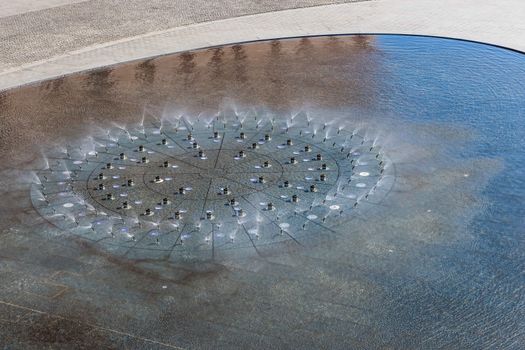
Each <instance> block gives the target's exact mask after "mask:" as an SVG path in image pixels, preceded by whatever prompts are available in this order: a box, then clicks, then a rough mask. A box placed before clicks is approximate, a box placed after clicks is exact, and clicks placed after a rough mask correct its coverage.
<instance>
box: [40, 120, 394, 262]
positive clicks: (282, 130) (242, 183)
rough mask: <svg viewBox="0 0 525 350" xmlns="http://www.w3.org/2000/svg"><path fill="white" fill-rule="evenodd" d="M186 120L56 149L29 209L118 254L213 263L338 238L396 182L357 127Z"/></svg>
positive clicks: (117, 131)
mask: <svg viewBox="0 0 525 350" xmlns="http://www.w3.org/2000/svg"><path fill="white" fill-rule="evenodd" d="M189 120H190V122H188V121H187V120H186V117H181V118H178V119H174V120H171V121H169V120H165V121H164V123H163V124H162V125H160V124H158V125H157V124H155V122H153V121H151V122H145V124H144V123H143V124H142V125H140V126H139V127H137V126H135V127H131V128H130V129H127V128H117V129H112V130H108V132H107V134H106V138H105V139H104V138H103V137H94V138H93V139H92V143H91V144H87V146H86V144H83V147H84V148H82V146H78V145H77V146H75V145H68V147H65V148H62V149H60V150H58V152H57V153H55V154H51V155H50V156H49V157H48V158H47V159H46V162H47V163H48V166H47V168H46V169H44V170H41V171H39V172H37V174H36V176H37V177H38V183H36V184H34V185H33V186H32V191H31V192H32V201H33V206H34V207H35V209H36V210H37V211H38V212H39V213H40V215H42V217H43V218H44V219H45V220H46V221H48V222H50V223H52V224H53V225H55V226H57V227H58V228H60V229H62V230H64V231H67V232H71V234H75V235H78V236H80V237H82V238H85V239H87V240H89V241H92V242H95V243H96V244H98V245H100V246H102V247H104V246H109V249H110V250H111V251H114V252H117V253H118V254H122V255H124V256H131V257H134V258H138V259H140V258H159V259H172V260H177V259H178V258H179V257H180V255H183V256H184V257H185V258H188V257H189V256H191V255H192V254H193V253H194V254H196V257H200V258H203V257H204V258H206V259H209V258H212V257H213V258H214V257H215V256H216V250H229V249H236V248H245V249H246V248H250V250H251V248H254V249H253V250H252V253H253V254H255V253H256V252H257V248H258V247H259V246H264V245H268V244H272V243H278V242H282V241H284V240H293V241H294V242H295V243H296V244H300V245H301V244H307V243H308V237H309V236H322V235H324V234H328V235H330V234H335V231H334V230H333V229H331V227H334V226H335V227H337V226H338V225H340V224H341V222H347V221H349V220H351V219H352V218H353V217H355V215H354V214H355V213H354V212H355V211H357V207H358V205H359V207H360V208H361V207H362V206H363V203H366V204H368V205H371V204H373V205H377V204H378V203H380V202H381V200H382V198H383V196H385V195H386V194H387V193H388V191H389V190H390V188H391V186H392V184H393V182H394V176H395V175H394V174H393V171H392V170H391V169H392V165H391V164H390V161H389V160H388V158H387V156H386V155H385V154H384V152H382V149H381V147H380V145H378V144H377V142H376V140H373V139H372V140H369V139H366V138H365V137H364V136H362V135H364V134H365V133H366V132H365V131H364V130H361V131H360V130H357V129H351V128H345V127H344V125H343V126H341V125H327V124H322V123H319V122H318V121H316V120H315V119H314V120H311V118H310V117H307V116H306V114H304V113H299V114H298V115H296V116H294V117H293V118H289V119H287V120H286V119H285V120H279V121H277V120H276V119H275V118H268V117H267V116H258V115H243V116H242V117H231V118H230V120H228V117H224V116H220V117H219V116H217V117H215V118H212V119H211V120H198V119H195V120H192V119H189ZM385 169H387V171H386V172H385ZM362 202H363V203H362ZM365 206H366V205H365ZM360 208H359V209H360ZM206 251H209V253H208V254H207V255H205V254H204V252H206ZM181 253H183V254H181Z"/></svg>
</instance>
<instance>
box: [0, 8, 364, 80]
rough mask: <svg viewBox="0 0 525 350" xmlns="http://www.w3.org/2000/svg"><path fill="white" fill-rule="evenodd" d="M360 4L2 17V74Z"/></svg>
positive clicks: (57, 11)
mask: <svg viewBox="0 0 525 350" xmlns="http://www.w3.org/2000/svg"><path fill="white" fill-rule="evenodd" d="M354 1H355V0H281V1H273V0H263V1H253V0H252V1H249V0H242V1H238V0H217V1H208V0H194V1H187V0H147V1H146V0H91V1H83V2H78V3H70V4H66V5H63V6H57V7H52V8H48V9H42V10H40V11H31V12H27V13H19V14H16V15H13V16H9V17H4V18H0V71H1V70H2V69H6V68H8V67H14V66H17V65H20V64H24V63H29V62H34V61H38V60H43V59H46V58H49V57H52V56H56V55H60V54H63V53H65V52H68V51H72V50H76V49H80V48H83V47H86V46H90V45H93V44H100V43H105V42H109V41H115V40H119V39H123V38H127V37H132V36H135V35H140V34H144V33H148V32H153V31H160V30H164V29H168V28H172V27H179V26H184V25H188V24H193V23H199V22H206V21H214V20H220V19H225V18H231V17H238V16H243V15H249V14H255V13H262V12H270V11H277V10H284V9H290V8H299V7H308V6H316V5H326V4H334V3H346V2H354ZM62 2H65V1H62ZM71 2H73V1H71ZM54 3H57V2H56V1H51V5H52V4H54ZM36 5H38V4H36ZM36 5H33V6H36ZM4 6H6V5H4ZM6 7H7V6H6ZM25 8H26V9H30V8H31V7H30V6H26V7H25ZM37 8H38V7H37ZM6 12H7V10H6ZM13 12H14V11H13ZM0 17H1V15H0Z"/></svg>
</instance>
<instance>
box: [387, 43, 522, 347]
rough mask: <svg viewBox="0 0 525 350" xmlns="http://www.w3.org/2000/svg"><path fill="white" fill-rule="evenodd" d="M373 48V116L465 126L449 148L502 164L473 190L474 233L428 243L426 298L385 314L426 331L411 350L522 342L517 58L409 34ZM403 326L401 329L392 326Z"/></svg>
mask: <svg viewBox="0 0 525 350" xmlns="http://www.w3.org/2000/svg"><path fill="white" fill-rule="evenodd" d="M377 47H378V49H379V51H380V56H381V59H382V60H383V62H384V67H387V68H385V70H384V71H383V72H382V74H384V77H385V78H386V79H383V80H382V89H383V90H382V91H383V92H382V98H381V101H380V102H379V103H378V107H377V109H378V111H377V113H378V114H382V115H395V118H397V120H399V121H401V120H403V119H405V120H406V121H407V122H410V123H421V122H423V123H444V124H447V125H454V126H455V127H458V128H465V129H467V130H472V131H473V135H474V136H473V139H469V140H466V142H465V144H464V145H463V146H462V147H460V148H458V152H459V153H458V156H459V158H460V159H461V158H464V159H472V158H483V159H487V158H489V159H494V160H498V161H500V162H501V164H502V165H503V167H502V169H498V170H497V171H496V172H495V175H494V176H490V178H489V181H488V183H487V185H486V186H480V192H481V193H480V195H481V197H482V198H483V200H484V204H485V206H484V208H483V210H480V211H479V212H478V213H477V214H476V215H475V216H474V218H473V219H472V220H471V221H470V222H469V224H468V231H469V234H470V235H471V236H472V237H473V239H472V240H469V241H468V242H463V243H457V244H456V245H454V247H453V248H450V247H448V246H447V245H446V244H443V245H441V246H437V247H436V246H433V247H429V248H428V252H427V254H428V255H429V256H432V255H434V256H439V260H440V264H441V267H442V273H443V274H444V275H445V277H442V278H438V279H436V280H435V281H434V282H433V283H431V290H429V291H428V292H427V293H423V295H426V297H425V296H423V295H419V296H418V299H417V301H414V300H412V301H410V300H408V301H407V302H406V303H405V304H404V306H403V307H402V308H401V310H402V311H401V310H400V309H399V308H396V309H395V310H394V311H392V312H393V313H394V312H399V313H400V314H401V313H403V314H405V315H414V319H412V320H409V321H408V322H407V323H408V324H410V325H411V326H412V327H414V328H412V329H420V331H419V332H421V333H428V339H427V341H426V342H423V343H418V345H419V346H425V347H448V346H451V344H455V346H457V345H458V339H463V341H464V343H463V346H465V347H476V346H479V347H490V346H496V347H498V348H500V347H509V348H521V347H522V346H525V344H524V343H523V341H524V335H523V329H524V327H525V323H524V322H525V321H524V320H525V301H524V289H525V249H524V248H525V244H524V243H525V239H524V238H525V55H524V54H522V53H518V52H514V51H511V50H506V49H502V48H498V47H493V46H489V45H484V44H478V43H472V42H465V41H459V40H452V39H440V38H429V37H417V36H396V35H388V36H379V37H377ZM465 205H466V206H468V205H469V203H468V201H466V202H465ZM407 289H408V288H407ZM401 294H403V293H401ZM407 294H409V293H408V292H407ZM407 329H410V327H406V325H405V326H404V327H400V329H398V331H399V332H403V331H407ZM432 338H435V339H436V342H435V343H434V342H432V341H431V340H430V339H432ZM437 338H439V341H437ZM447 338H448V339H450V341H451V343H450V344H449V343H447ZM452 339H453V340H452ZM481 344H483V345H481Z"/></svg>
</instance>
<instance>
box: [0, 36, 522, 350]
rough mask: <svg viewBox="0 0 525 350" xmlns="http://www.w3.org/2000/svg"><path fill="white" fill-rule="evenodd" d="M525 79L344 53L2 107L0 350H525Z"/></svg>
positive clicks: (47, 87) (285, 57) (39, 91)
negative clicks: (386, 349)
mask: <svg viewBox="0 0 525 350" xmlns="http://www.w3.org/2000/svg"><path fill="white" fill-rule="evenodd" d="M524 67H525V58H524V56H523V55H522V54H519V53H517V52H511V51H506V50H503V49H501V48H495V47H490V46H487V45H481V44H474V43H469V42H461V41H455V40H446V39H437V38H425V37H406V36H396V35H393V36H337V37H328V38H327V37H320V38H300V39H289V40H271V41H266V42H259V43H251V44H236V45H231V46H225V47H216V48H211V49H205V50H199V51H194V52H185V53H181V54H174V55H167V56H162V57H155V58H151V59H147V60H142V61H137V62H128V63H124V64H121V65H116V66H113V67H107V68H103V69H99V70H95V71H89V72H83V73H80V74H76V75H72V76H65V77H62V78H59V79H56V80H52V81H46V82H42V83H38V84H34V85H32V86H25V87H21V88H18V89H14V90H10V91H3V92H0V120H1V128H0V150H1V151H0V196H1V198H2V200H1V201H0V282H1V283H0V348H7V349H41V348H51V349H76V348H86V349H89V348H96V349H105V348H118V349H122V348H130V349H152V348H153V349H180V348H183V349H275V348H279V349H282V348H291V349H298V348H300V349H354V348H358V349H359V348H366V349H371V348H381V349H384V348H394V349H422V348H423V349H426V348H455V349H481V348H498V349H517V348H521V347H522V346H521V345H522V344H523V343H524V342H525V334H524V333H523V330H524V329H525V327H524V325H523V320H525V304H524V302H523V301H524V300H525V298H524V293H525V290H524V288H523V286H524V280H523V271H524V267H525V264H524V262H525V256H524V252H525V245H524V242H525V241H524V240H523V232H524V231H523V227H525V221H524V218H525V207H524V205H523V203H525V176H524V173H523V169H525V166H524V164H525V159H524V153H523V149H525V146H524V144H523V140H525V124H524V122H525V91H524V90H523V81H525V69H524ZM241 124H242V127H241ZM325 125H326V127H325ZM287 128H288V130H287ZM314 131H315V134H314ZM190 133H191V135H190V137H189V138H188V134H190ZM241 133H244V135H243V136H241ZM266 135H268V137H267V136H266ZM325 138H326V140H325ZM288 140H290V141H289V142H288ZM254 143H255V144H256V145H255V147H253V144H254ZM307 146H308V147H307ZM308 151H309V152H308ZM201 152H202V153H201ZM241 152H242V153H241ZM318 154H319V155H320V158H321V159H319V160H318V157H317V155H318ZM292 158H294V159H293V160H292ZM323 164H326V169H324V168H323ZM322 175H324V176H323V177H322ZM261 177H262V179H261ZM130 180H131V182H130ZM312 186H313V187H312ZM232 199H233V202H232ZM125 202H126V203H125ZM125 204H126V205H125ZM232 237H233V239H232Z"/></svg>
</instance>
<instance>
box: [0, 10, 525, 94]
mask: <svg viewBox="0 0 525 350" xmlns="http://www.w3.org/2000/svg"><path fill="white" fill-rule="evenodd" d="M56 1H59V0H56ZM63 1H66V0H63ZM166 1H167V0H154V2H155V3H156V4H157V7H158V11H156V10H154V8H155V7H156V6H154V4H152V3H151V1H149V2H148V6H146V5H145V3H146V2H144V1H128V0H126V1H125V2H120V1H117V0H114V1H109V0H94V1H87V2H82V3H77V4H70V5H68V6H61V7H56V8H52V9H48V10H45V11H38V12H30V13H26V14H22V15H20V16H11V17H7V18H3V19H0V32H1V33H4V34H3V36H6V38H7V40H1V41H0V52H2V53H0V55H2V58H1V61H0V62H1V63H0V71H2V73H0V90H1V89H7V88H10V87H14V86H17V85H22V84H27V83H31V82H34V81H38V80H43V79H48V78H52V77H56V76H59V75H62V74H67V73H72V72H76V71H80V70H84V69H91V68H95V67H100V66H104V65H110V64H115V63H118V62H123V61H129V60H134V59H139V58H144V57H149V56H154V55H160V54H164V53H170V52H176V51H182V50H189V49H195V48H200V47H206V46H210V45H218V44H224V43H230V42H239V41H247V40H256V39H263V38H273V37H285V36H297V35H309V34H327V33H410V34H427V35H438V36H448V37H456V38H464V39H471V40H478V41H483V42H488V43H493V44H498V45H502V46H507V47H511V48H515V49H518V50H523V51H525V41H523V37H524V35H525V22H524V21H523V18H524V17H525V2H523V1H522V0H503V1H497V2H483V3H480V2H479V1H478V0H441V1H434V0H372V1H365V2H356V3H345V4H335V5H333V4H332V5H326V6H319V7H313V8H300V9H297V8H296V9H290V10H283V11H278V12H271V13H268V12H267V13H259V14H255V15H246V16H241V17H236V16H240V15H244V14H247V13H256V12H262V11H269V10H272V9H273V10H278V9H281V8H287V7H288V8H290V7H297V6H311V5H315V4H321V3H327V2H338V1H323V0H309V1H301V2H297V1H293V0H286V1H281V2H279V4H278V5H276V4H273V2H268V3H267V2H262V3H259V2H258V5H254V4H253V3H250V4H251V6H249V5H248V4H247V3H245V2H241V3H240V4H239V6H238V7H231V3H232V1H229V0H221V1H220V2H213V3H214V4H215V5H213V6H215V7H216V8H210V7H209V3H210V2H209V1H206V0H202V1H196V2H192V5H191V8H187V9H185V11H183V12H182V13H181V14H179V15H175V16H172V15H171V14H172V12H175V13H177V12H176V11H170V12H167V11H166V10H165V6H168V3H170V4H176V3H177V2H178V1H182V2H184V1H183V0H177V1H175V2H173V1H171V0H170V1H168V2H166ZM71 2H73V1H71ZM226 3H230V7H227V6H226V5H225V4H226ZM235 3H237V2H235ZM110 4H113V5H114V6H115V8H114V9H113V10H114V11H116V12H114V13H113V14H110V13H105V14H104V15H103V16H100V15H101V14H100V13H99V10H100V9H107V8H106V7H108V6H110ZM131 4H134V5H131ZM181 4H182V3H181ZM181 4H178V5H174V6H175V8H182V5H181ZM220 4H222V5H220ZM97 6H101V8H98V7H97ZM141 6H142V7H141ZM177 6H178V7H177ZM77 7H78V8H79V9H80V8H81V9H84V10H85V11H87V12H82V11H80V10H79V12H78V13H77V14H78V22H75V21H71V17H69V19H68V20H67V21H65V20H63V21H62V22H55V20H56V19H57V18H62V17H61V16H62V15H61V14H57V11H58V12H59V13H62V12H63V11H70V12H69V16H71V11H73V9H76V8H77ZM146 7H147V10H146ZM168 8H169V6H168ZM88 10H89V11H88ZM113 10H112V11H113ZM46 11H49V14H48V15H47V14H46V16H43V15H42V13H43V12H46ZM46 13H47V12H46ZM119 15H121V16H120V17H119ZM24 16H29V17H27V18H26V17H24ZM31 16H36V17H38V21H39V22H38V23H40V24H38V25H37V24H36V23H33V22H32V21H33V20H35V18H34V17H31ZM97 16H99V17H97ZM158 16H160V17H159V18H157V17H158ZM117 17H118V19H119V20H118V21H117V22H116V23H113V22H111V21H110V20H116V18H117ZM227 17H235V18H229V19H220V18H227ZM137 18H140V24H138V21H137ZM162 18H165V19H166V20H161V19H162ZM217 19H218V20H217ZM9 21H11V22H9ZM17 21H22V22H21V23H22V24H19V25H18V29H19V30H20V28H22V29H24V30H23V32H25V33H27V32H28V33H31V32H33V33H34V35H35V37H34V40H33V41H30V42H29V43H28V42H27V35H22V34H20V35H18V34H17V33H15V31H16V28H17V27H16V25H14V24H13V23H17ZM46 21H50V22H52V26H51V28H50V29H49V28H48V29H46V30H43V29H42V28H44V24H45V23H46ZM107 21H110V22H109V23H107ZM72 22H75V23H72ZM84 22H85V23H87V24H89V25H87V24H86V25H87V27H86V28H84V31H83V26H84V25H82V23H84ZM93 22H95V23H93ZM195 22H202V23H195ZM9 23H11V24H9ZM30 23H31V24H30ZM191 23H194V24H191ZM93 28H98V30H99V31H100V32H91V30H93ZM73 29H74V30H73ZM9 31H11V32H12V33H11V34H9ZM119 31H120V32H119ZM116 32H118V33H116ZM6 33H7V34H6ZM61 36H64V38H65V39H64V40H63V41H60V40H59V39H60V38H61ZM78 36H80V38H78ZM50 40H51V41H50ZM54 40H58V41H54ZM71 41H73V42H71ZM57 45H58V47H59V49H57ZM43 48H44V49H46V48H47V49H49V50H48V51H46V50H44V49H43ZM52 53H54V54H56V55H55V56H51V55H52Z"/></svg>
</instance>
